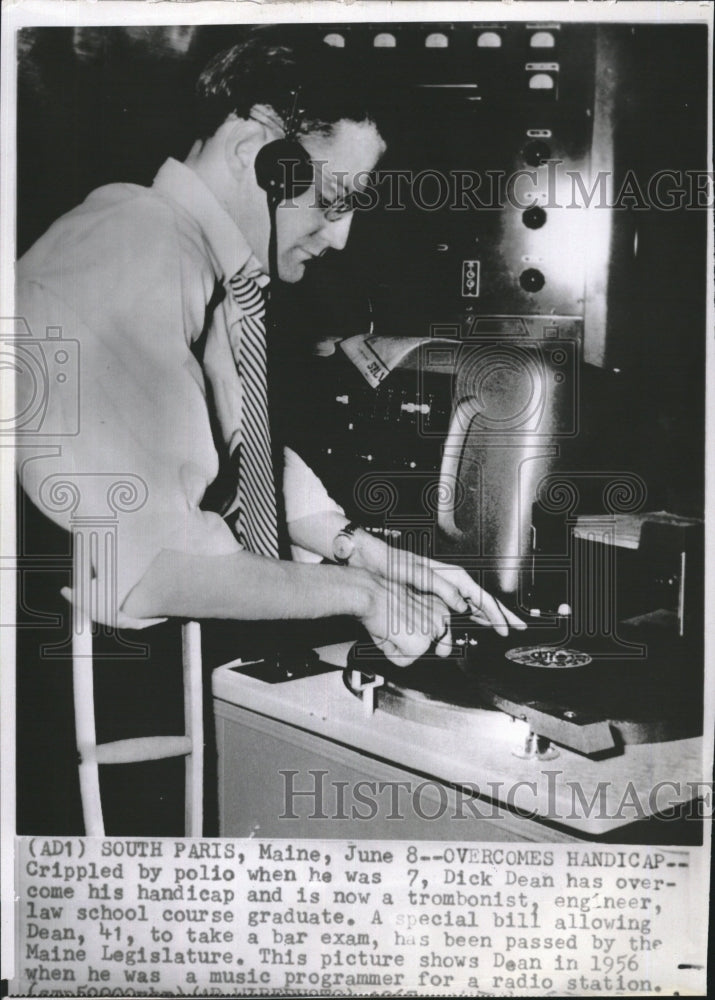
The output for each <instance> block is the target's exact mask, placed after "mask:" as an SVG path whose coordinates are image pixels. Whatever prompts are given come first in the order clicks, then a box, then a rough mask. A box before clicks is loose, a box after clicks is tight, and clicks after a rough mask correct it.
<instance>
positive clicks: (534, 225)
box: [521, 205, 546, 229]
mask: <svg viewBox="0 0 715 1000" xmlns="http://www.w3.org/2000/svg"><path fill="white" fill-rule="evenodd" d="M521 220H522V222H523V223H524V225H525V226H526V228H527V229H541V227H542V226H543V225H544V223H545V222H546V212H545V211H544V210H543V208H541V207H540V206H539V205H532V206H531V208H527V209H526V211H525V212H524V214H523V215H522V217H521Z"/></svg>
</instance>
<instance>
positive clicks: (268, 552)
mask: <svg viewBox="0 0 715 1000" xmlns="http://www.w3.org/2000/svg"><path fill="white" fill-rule="evenodd" d="M230 286H231V293H232V295H233V297H234V299H235V300H236V302H237V303H238V305H239V306H240V309H241V312H242V316H241V320H240V334H241V336H240V343H239V344H238V345H236V344H235V343H234V342H233V338H231V339H232V347H233V349H234V358H235V359H236V362H237V365H238V372H239V375H240V378H241V385H242V391H243V403H242V422H241V444H240V459H239V479H238V513H237V517H236V529H237V532H238V534H239V535H240V536H241V537H242V540H243V542H244V544H245V545H246V547H247V548H248V549H249V551H251V552H255V553H256V554H257V555H263V556H271V557H272V558H274V559H277V558H278V516H277V506H276V485H275V477H274V474H273V459H272V453H271V432H270V426H269V423H268V383H267V377H266V368H267V364H266V321H265V317H266V305H265V302H264V300H263V293H262V292H261V289H260V287H259V286H258V285H257V284H256V282H255V281H253V279H251V278H244V277H242V276H241V275H240V274H237V275H235V276H234V277H233V278H232V279H231V282H230Z"/></svg>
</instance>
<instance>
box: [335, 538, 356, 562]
mask: <svg viewBox="0 0 715 1000" xmlns="http://www.w3.org/2000/svg"><path fill="white" fill-rule="evenodd" d="M354 551H355V542H354V540H353V539H352V538H351V537H350V535H345V534H343V533H342V532H341V533H340V534H338V535H336V536H335V541H334V542H333V555H334V556H335V558H336V559H338V560H340V561H341V562H347V561H348V559H349V558H350V556H351V555H352V554H353V552H354Z"/></svg>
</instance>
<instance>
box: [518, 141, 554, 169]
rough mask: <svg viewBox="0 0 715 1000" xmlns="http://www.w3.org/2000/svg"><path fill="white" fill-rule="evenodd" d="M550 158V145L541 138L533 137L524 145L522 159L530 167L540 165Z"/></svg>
mask: <svg viewBox="0 0 715 1000" xmlns="http://www.w3.org/2000/svg"><path fill="white" fill-rule="evenodd" d="M550 159H551V146H549V144H548V142H544V141H543V139H533V140H532V141H531V142H527V144H526V146H524V160H525V162H526V163H527V164H528V165H529V166H530V167H540V166H541V164H542V163H546V161H547V160H550Z"/></svg>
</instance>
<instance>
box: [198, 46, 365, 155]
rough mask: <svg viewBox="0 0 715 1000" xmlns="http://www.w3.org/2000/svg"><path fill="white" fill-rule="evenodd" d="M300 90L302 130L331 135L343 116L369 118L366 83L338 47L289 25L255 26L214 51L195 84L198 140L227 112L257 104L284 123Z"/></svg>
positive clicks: (245, 112)
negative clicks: (296, 32) (293, 30)
mask: <svg viewBox="0 0 715 1000" xmlns="http://www.w3.org/2000/svg"><path fill="white" fill-rule="evenodd" d="M295 93H299V98H298V106H299V108H300V109H302V111H303V114H302V115H301V116H300V119H299V121H298V122H296V123H295V124H296V126H297V131H298V132H299V133H302V134H304V135H305V134H308V133H311V132H313V133H314V132H319V133H323V134H330V132H331V131H332V129H333V126H334V125H335V124H336V122H339V121H341V120H342V119H348V120H350V121H356V122H363V121H374V116H373V114H372V113H371V111H370V104H371V101H370V93H369V89H368V86H367V85H366V84H365V83H364V82H363V81H362V80H360V78H359V75H358V72H357V68H356V67H355V66H354V64H353V63H351V61H350V60H349V59H346V57H345V53H344V51H343V50H336V49H333V48H332V47H331V46H329V45H327V44H326V43H325V42H323V41H322V40H320V39H317V38H316V36H315V34H311V35H306V34H305V33H304V34H303V35H302V36H300V35H299V36H295V35H291V32H290V29H288V28H285V27H283V28H273V27H271V28H254V29H252V30H251V31H250V32H249V34H248V35H247V37H246V38H245V39H244V40H243V41H242V42H239V43H238V44H237V45H234V46H233V47H232V48H230V49H226V50H225V51H223V52H219V53H218V54H217V55H215V56H214V57H213V58H212V59H211V60H210V61H209V63H208V65H207V66H206V67H205V68H204V70H203V72H202V73H201V75H200V76H199V79H198V82H197V85H196V119H197V120H196V129H197V135H198V137H199V138H202V139H206V138H208V137H209V136H211V135H213V134H214V132H215V131H216V129H217V128H219V126H220V125H222V124H223V122H224V121H225V120H226V118H227V117H228V116H229V115H230V114H232V113H233V114H236V115H238V116H239V117H240V118H247V117H248V115H249V113H250V111H251V108H252V107H253V106H254V105H256V104H266V105H269V106H270V107H271V108H272V109H273V110H274V111H275V112H276V114H277V115H278V118H279V119H280V120H281V123H282V124H283V125H285V124H286V123H287V120H288V118H289V117H290V114H291V111H292V110H293V95H294V94H295Z"/></svg>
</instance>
